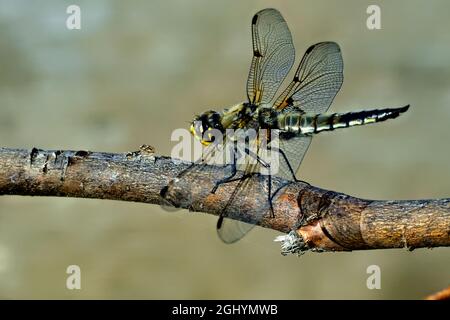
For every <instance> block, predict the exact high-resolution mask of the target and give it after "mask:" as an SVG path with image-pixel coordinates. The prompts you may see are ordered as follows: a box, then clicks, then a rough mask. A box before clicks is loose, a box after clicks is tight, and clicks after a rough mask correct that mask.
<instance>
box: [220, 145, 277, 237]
mask: <svg viewBox="0 0 450 320" xmlns="http://www.w3.org/2000/svg"><path fill="white" fill-rule="evenodd" d="M248 147H249V150H250V151H248V153H246V156H245V159H244V160H245V161H243V163H242V164H240V166H239V165H238V169H240V170H243V171H244V173H243V177H242V178H241V179H240V180H239V182H238V183H237V185H236V187H235V188H234V189H233V193H232V194H231V195H230V198H229V200H228V202H227V204H226V205H225V207H224V208H223V210H222V212H221V214H220V217H219V220H218V221H217V234H218V236H219V238H220V239H221V240H222V241H223V242H225V243H234V242H236V241H238V240H240V239H241V238H242V237H244V236H245V235H246V234H247V233H248V232H249V231H250V230H251V229H253V227H254V226H255V224H254V223H257V222H259V221H260V220H261V219H262V218H263V216H264V214H266V213H267V212H268V209H269V203H268V202H267V203H260V204H259V205H258V207H253V208H251V216H252V223H245V222H241V221H237V220H234V219H228V218H227V217H228V216H229V215H230V213H231V212H230V211H229V207H230V205H231V204H232V203H234V202H235V201H238V200H237V198H238V197H239V196H243V197H248V196H251V195H252V194H255V193H257V194H261V193H264V192H267V190H264V189H261V190H260V188H261V185H260V184H259V183H255V182H252V179H251V178H250V176H249V175H250V174H252V173H255V172H258V170H259V168H260V166H261V164H260V162H258V160H257V159H255V157H259V156H260V152H259V149H258V147H259V146H258V138H256V139H254V140H251V141H250V143H249V146H248ZM255 148H256V150H255ZM254 151H255V152H254ZM245 176H248V177H247V178H244V177H245ZM233 207H234V208H236V207H239V208H241V210H243V211H244V208H243V207H242V206H239V205H234V206H233ZM241 213H243V214H245V212H241Z"/></svg>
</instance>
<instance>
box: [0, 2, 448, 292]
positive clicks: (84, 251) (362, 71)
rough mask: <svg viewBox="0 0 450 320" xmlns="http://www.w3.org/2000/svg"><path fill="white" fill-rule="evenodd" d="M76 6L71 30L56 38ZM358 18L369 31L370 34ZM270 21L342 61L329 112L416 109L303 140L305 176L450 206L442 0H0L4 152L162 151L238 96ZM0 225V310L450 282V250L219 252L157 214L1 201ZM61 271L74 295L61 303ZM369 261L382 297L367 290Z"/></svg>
mask: <svg viewBox="0 0 450 320" xmlns="http://www.w3.org/2000/svg"><path fill="white" fill-rule="evenodd" d="M71 4H77V5H79V6H80V7H81V27H82V28H81V30H68V29H67V28H66V18H67V16H68V15H67V14H66V8H67V7H68V6H69V5H71ZM370 4H378V5H380V7H381V26H382V29H381V30H374V31H371V30H368V29H367V27H366V19H367V17H368V15H367V14H366V9H367V7H368V6H369V5H370ZM265 7H276V8H278V9H279V10H280V11H281V13H282V14H283V15H284V17H285V19H286V21H287V22H288V24H289V27H290V30H291V32H292V36H293V39H294V44H295V47H296V50H297V62H298V61H299V59H300V58H301V56H302V55H303V52H304V51H305V50H306V48H307V47H308V46H309V45H311V44H313V43H316V42H319V41H325V40H331V41H336V42H338V43H339V45H340V46H341V49H342V53H343V58H344V65H345V69H344V70H345V81H344V85H343V87H342V89H341V91H340V93H339V94H338V95H337V97H336V99H335V100H334V103H333V105H332V107H331V109H330V110H331V111H335V112H339V111H349V110H357V109H363V108H376V107H387V106H401V105H405V104H408V103H409V104H411V108H410V110H409V111H408V112H407V113H406V114H405V115H403V116H401V117H400V118H398V119H396V120H394V121H388V122H384V123H381V124H377V125H373V126H364V127H356V128H352V129H349V130H341V131H336V132H333V133H332V134H323V135H319V136H317V137H315V138H314V139H313V143H312V145H311V148H310V149H309V151H308V154H307V156H306V157H305V159H304V161H303V164H302V166H301V168H300V171H299V173H298V175H299V177H301V179H303V180H306V181H308V182H309V183H311V184H313V185H316V186H318V187H321V188H325V189H331V190H336V191H340V192H344V193H347V194H350V195H353V196H357V197H362V198H368V199H421V198H441V197H449V196H450V172H449V162H450V148H449V141H450V128H449V124H450V90H449V88H450V32H449V30H450V19H449V15H450V2H448V1H445V0H442V1H437V0H433V1H427V2H425V1H420V0H418V1H412V0H398V1H389V2H388V1H377V2H374V1H361V0H354V1H350V0H346V1H323V0H320V1H317V0H314V1H313V0H308V1H294V0H293V1H277V2H276V3H275V2H271V1H245V2H243V1H214V2H212V1H206V0H205V1H181V0H178V1H127V2H125V1H118V0H117V1H106V0H105V1H95V2H93V1H81V0H78V1H76V3H74V1H56V0H55V1H49V0H46V1H39V2H31V1H13V0H8V1H7V0H0V146H2V147H11V148H32V147H33V146H36V147H39V148H43V149H71V150H76V149H89V150H93V151H108V152H126V151H131V150H137V148H138V146H139V145H141V144H144V143H145V144H150V145H152V146H154V147H155V148H156V150H157V152H158V153H160V154H165V155H168V154H170V150H171V147H172V146H173V143H171V141H170V134H171V132H172V130H173V129H175V128H181V127H186V126H187V122H188V121H190V120H191V119H192V117H193V115H194V114H198V113H200V112H202V111H204V110H206V109H211V108H218V109H220V108H222V107H226V106H229V105H231V104H234V103H237V102H240V101H243V100H244V99H245V98H246V95H245V84H246V78H247V74H248V68H249V64H250V59H251V34H250V21H251V18H252V16H253V14H254V13H255V12H256V11H258V10H260V9H262V8H265ZM290 77H291V75H290V76H289V78H290ZM0 220H1V223H0V298H6V299H10V298H70V299H72V298H73V299H78V298H125V299H131V298H137V299H141V298H142V299H144V298H145V299H170V298H176V299H200V298H203V299H222V298H224V299H226V298H236V299H241V298H248V299H250V298H255V299H316V298H336V299H347V298H355V299H381V298H386V299H395V298H406V299H413V298H423V297H424V296H426V295H427V294H430V293H432V292H434V291H437V290H439V289H442V288H443V287H445V286H448V285H449V284H450V268H449V264H450V248H437V249H433V250H428V249H420V250H416V251H413V252H408V251H406V250H401V249H399V250H375V251H365V252H351V253H321V254H313V253H308V254H306V255H304V256H302V257H301V258H297V257H294V256H288V257H283V256H281V255H280V253H279V245H278V244H277V243H273V242H272V241H273V239H274V237H275V236H277V235H278V233H276V232H274V231H272V230H265V229H260V228H255V230H254V231H252V232H251V233H250V234H249V235H248V236H247V237H245V238H244V239H243V240H242V241H240V242H239V243H237V244H235V245H225V244H223V243H222V242H221V241H220V240H219V239H218V237H217V236H216V231H215V223H216V218H215V217H213V216H210V215H206V214H198V213H189V214H187V211H177V212H174V213H167V212H166V211H164V210H162V209H161V208H159V207H158V206H154V205H146V204H139V203H126V202H118V201H105V200H87V199H70V198H67V199H63V198H32V197H18V196H3V197H0ZM256 229H258V230H256ZM72 264H76V265H79V266H80V267H81V273H82V284H81V285H82V289H81V290H72V291H71V290H67V289H66V286H65V284H66V278H67V274H66V268H67V266H68V265H72ZM372 264H375V265H378V266H380V268H381V277H382V278H381V290H368V289H367V287H366V279H367V277H368V276H369V275H368V274H367V273H366V269H367V267H368V266H369V265H372Z"/></svg>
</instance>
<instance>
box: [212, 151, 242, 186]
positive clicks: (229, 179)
mask: <svg viewBox="0 0 450 320" xmlns="http://www.w3.org/2000/svg"><path fill="white" fill-rule="evenodd" d="M235 150H236V149H234V151H233V162H232V164H231V165H232V167H231V175H230V176H228V177H225V178H222V179H220V180H219V181H217V182H216V183H215V185H214V188H213V189H212V190H211V193H216V191H217V189H218V188H219V186H220V185H222V184H225V183H230V182H234V181H237V180H240V179H244V178H245V176H243V177H241V178H234V176H236V173H237V168H236V151H235Z"/></svg>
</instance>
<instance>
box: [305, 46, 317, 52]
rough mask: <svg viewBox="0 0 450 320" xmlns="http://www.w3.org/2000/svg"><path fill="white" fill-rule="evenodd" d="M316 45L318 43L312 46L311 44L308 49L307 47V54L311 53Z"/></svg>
mask: <svg viewBox="0 0 450 320" xmlns="http://www.w3.org/2000/svg"><path fill="white" fill-rule="evenodd" d="M315 47H316V45H315V44H313V45H312V46H310V47H309V48H308V49H306V52H305V54H309V53H311V51H312V50H313V49H314V48H315Z"/></svg>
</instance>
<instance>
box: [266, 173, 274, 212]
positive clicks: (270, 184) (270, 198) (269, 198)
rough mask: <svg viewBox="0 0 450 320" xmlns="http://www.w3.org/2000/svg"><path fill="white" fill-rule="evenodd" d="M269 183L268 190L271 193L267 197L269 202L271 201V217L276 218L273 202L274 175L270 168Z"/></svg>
mask: <svg viewBox="0 0 450 320" xmlns="http://www.w3.org/2000/svg"><path fill="white" fill-rule="evenodd" d="M267 181H268V186H267V189H268V191H269V192H268V193H267V196H268V199H267V200H268V201H269V206H270V217H271V218H275V211H274V210H273V202H272V174H271V173H270V166H269V177H268V179H267Z"/></svg>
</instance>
